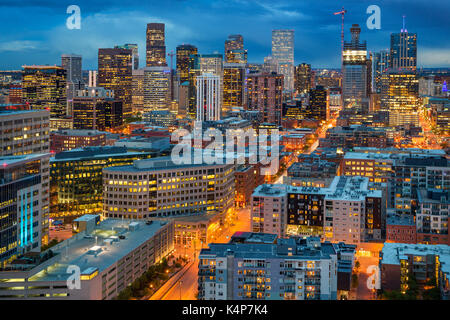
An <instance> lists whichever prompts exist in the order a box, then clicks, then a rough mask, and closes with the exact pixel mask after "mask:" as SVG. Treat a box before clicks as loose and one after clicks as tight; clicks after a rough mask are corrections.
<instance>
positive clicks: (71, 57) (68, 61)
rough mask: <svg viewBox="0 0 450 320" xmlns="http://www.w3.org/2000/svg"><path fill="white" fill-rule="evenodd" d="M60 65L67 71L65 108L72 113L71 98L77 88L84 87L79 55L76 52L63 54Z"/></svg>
mask: <svg viewBox="0 0 450 320" xmlns="http://www.w3.org/2000/svg"><path fill="white" fill-rule="evenodd" d="M61 66H62V67H63V68H64V69H65V70H66V71H67V108H68V114H72V111H71V110H72V100H73V97H74V96H75V93H76V91H77V90H81V89H83V88H84V83H83V76H82V61H81V56H80V55H76V54H63V55H62V56H61Z"/></svg>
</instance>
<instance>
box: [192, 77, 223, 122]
mask: <svg viewBox="0 0 450 320" xmlns="http://www.w3.org/2000/svg"><path fill="white" fill-rule="evenodd" d="M220 80H221V79H220V76H217V75H213V74H211V73H203V74H202V75H200V76H198V77H197V83H196V87H197V121H217V120H220V113H221V109H222V108H221V106H222V101H221V99H220V98H221V94H220V93H221V87H222V84H221V81H220Z"/></svg>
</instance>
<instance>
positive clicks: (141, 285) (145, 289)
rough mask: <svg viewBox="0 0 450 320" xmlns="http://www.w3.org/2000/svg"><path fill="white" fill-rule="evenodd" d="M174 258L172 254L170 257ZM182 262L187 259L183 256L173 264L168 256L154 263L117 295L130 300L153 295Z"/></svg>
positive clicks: (118, 297)
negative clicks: (170, 263)
mask: <svg viewBox="0 0 450 320" xmlns="http://www.w3.org/2000/svg"><path fill="white" fill-rule="evenodd" d="M171 258H173V257H172V256H171V257H169V259H171ZM181 262H183V263H185V262H186V259H185V258H182V259H181V260H180V261H176V262H175V263H173V264H172V265H171V266H169V262H168V260H167V259H166V258H164V259H163V260H162V261H161V263H158V264H154V265H152V266H151V267H150V268H149V269H148V270H147V271H146V272H145V273H144V274H143V275H142V276H140V277H139V278H138V279H136V280H135V281H134V282H133V283H132V284H131V285H129V286H128V287H126V288H125V289H124V290H122V291H121V292H120V294H119V295H118V296H117V299H118V300H130V299H132V298H136V299H139V298H142V297H144V296H147V295H151V294H153V293H154V292H156V290H158V289H159V288H160V287H161V285H162V284H163V283H164V282H166V281H167V280H168V279H169V278H170V274H171V273H172V272H174V271H177V270H178V269H180V268H181V266H182V264H181Z"/></svg>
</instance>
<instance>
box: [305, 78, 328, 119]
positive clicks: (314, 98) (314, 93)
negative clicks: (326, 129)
mask: <svg viewBox="0 0 450 320" xmlns="http://www.w3.org/2000/svg"><path fill="white" fill-rule="evenodd" d="M309 108H310V111H311V113H310V115H311V119H314V120H317V121H326V120H327V118H328V112H329V111H328V99H327V90H326V89H325V88H324V87H323V86H316V87H315V88H314V89H310V90H309Z"/></svg>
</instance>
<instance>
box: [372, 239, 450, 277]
mask: <svg viewBox="0 0 450 320" xmlns="http://www.w3.org/2000/svg"><path fill="white" fill-rule="evenodd" d="M380 254H381V255H382V259H381V263H382V264H392V265H399V264H400V260H403V259H407V258H408V257H407V255H413V256H425V255H437V256H439V261H440V263H441V268H442V271H443V272H444V273H446V274H447V275H448V274H449V273H450V246H447V245H443V244H440V245H429V244H406V243H385V244H384V246H383V249H382V250H381V253H380Z"/></svg>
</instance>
